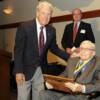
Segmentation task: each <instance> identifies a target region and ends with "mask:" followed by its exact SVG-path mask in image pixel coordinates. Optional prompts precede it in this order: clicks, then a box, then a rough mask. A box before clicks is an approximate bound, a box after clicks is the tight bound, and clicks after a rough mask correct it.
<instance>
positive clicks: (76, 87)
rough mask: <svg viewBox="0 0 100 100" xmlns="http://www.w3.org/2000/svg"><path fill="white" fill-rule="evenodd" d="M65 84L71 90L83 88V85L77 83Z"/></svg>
mask: <svg viewBox="0 0 100 100" xmlns="http://www.w3.org/2000/svg"><path fill="white" fill-rule="evenodd" d="M65 86H66V87H68V88H69V89H71V90H72V91H73V92H83V90H84V87H85V86H84V85H82V84H79V83H71V82H66V83H65Z"/></svg>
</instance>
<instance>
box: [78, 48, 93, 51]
mask: <svg viewBox="0 0 100 100" xmlns="http://www.w3.org/2000/svg"><path fill="white" fill-rule="evenodd" d="M80 50H85V51H87V50H90V51H95V49H90V48H80Z"/></svg>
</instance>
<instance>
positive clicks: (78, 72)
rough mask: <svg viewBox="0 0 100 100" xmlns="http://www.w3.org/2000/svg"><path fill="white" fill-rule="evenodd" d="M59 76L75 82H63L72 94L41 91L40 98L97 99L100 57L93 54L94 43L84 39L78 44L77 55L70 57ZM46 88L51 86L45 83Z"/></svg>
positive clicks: (50, 99)
mask: <svg viewBox="0 0 100 100" xmlns="http://www.w3.org/2000/svg"><path fill="white" fill-rule="evenodd" d="M61 76H64V77H68V78H73V79H75V82H65V83H64V85H65V87H68V88H69V89H70V90H71V91H73V93H72V94H67V93H65V94H63V93H57V92H52V91H43V92H41V100H89V98H91V99H90V100H92V97H93V96H94V98H93V100H99V99H100V95H99V94H98V96H99V97H97V98H96V97H95V96H96V94H97V92H100V58H99V57H97V56H96V55H95V45H94V43H92V42H91V41H89V40H85V41H83V42H82V43H81V45H80V53H79V57H76V58H75V57H74V58H70V59H69V60H68V65H67V67H66V69H65V71H64V72H63V73H62V74H61ZM47 86H48V88H49V89H50V88H53V86H52V85H51V84H49V83H47ZM48 98H49V99H48Z"/></svg>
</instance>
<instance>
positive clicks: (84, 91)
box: [82, 85, 86, 93]
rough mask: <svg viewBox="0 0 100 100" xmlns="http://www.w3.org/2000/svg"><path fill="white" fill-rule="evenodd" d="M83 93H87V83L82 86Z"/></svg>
mask: <svg viewBox="0 0 100 100" xmlns="http://www.w3.org/2000/svg"><path fill="white" fill-rule="evenodd" d="M82 93H86V86H85V85H83V86H82Z"/></svg>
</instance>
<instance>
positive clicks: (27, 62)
mask: <svg viewBox="0 0 100 100" xmlns="http://www.w3.org/2000/svg"><path fill="white" fill-rule="evenodd" d="M46 35H47V41H46V44H45V47H44V50H43V53H42V55H41V56H39V49H38V38H37V25H36V20H32V21H28V22H25V23H22V24H21V25H20V26H19V27H18V30H17V33H16V40H15V54H14V55H15V57H14V59H15V67H14V74H16V73H24V74H25V77H26V80H29V79H30V78H32V76H33V74H34V72H35V70H36V68H37V67H38V66H44V67H45V65H46V64H47V52H48V49H49V50H50V51H51V52H52V53H54V54H56V55H58V56H60V57H62V58H63V59H65V60H67V58H68V55H67V54H66V53H65V52H62V51H61V50H60V49H59V48H58V46H57V44H56V31H55V29H54V28H53V27H52V26H50V25H47V26H46Z"/></svg>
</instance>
